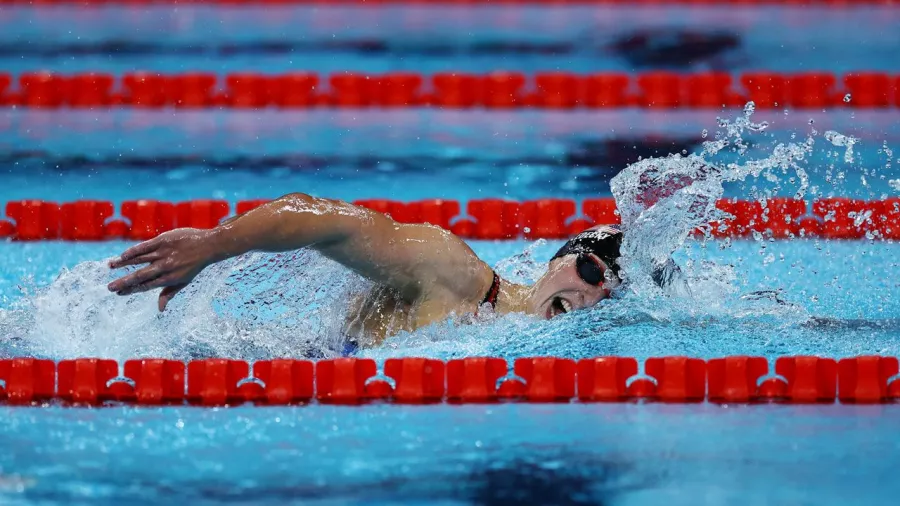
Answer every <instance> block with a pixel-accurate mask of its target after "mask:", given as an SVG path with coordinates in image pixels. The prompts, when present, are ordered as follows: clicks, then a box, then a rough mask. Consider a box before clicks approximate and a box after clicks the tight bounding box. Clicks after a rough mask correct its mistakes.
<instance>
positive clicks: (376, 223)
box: [108, 193, 622, 345]
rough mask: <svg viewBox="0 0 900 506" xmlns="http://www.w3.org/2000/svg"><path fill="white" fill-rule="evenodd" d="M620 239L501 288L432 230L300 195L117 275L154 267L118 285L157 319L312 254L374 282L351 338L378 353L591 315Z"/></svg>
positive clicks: (191, 234) (607, 288) (598, 235)
mask: <svg viewBox="0 0 900 506" xmlns="http://www.w3.org/2000/svg"><path fill="white" fill-rule="evenodd" d="M621 242H622V233H621V232H620V231H619V230H618V229H617V228H615V227H613V226H598V227H594V228H593V229H590V230H588V231H585V232H582V233H581V234H579V235H578V236H576V237H575V238H573V239H571V240H570V241H568V242H567V243H566V244H565V245H564V246H563V247H562V248H561V249H560V250H559V251H558V252H557V253H556V255H554V256H553V258H552V259H551V260H550V264H549V269H548V271H547V273H546V274H544V275H543V276H542V277H541V278H540V279H538V280H537V282H536V283H535V284H534V285H531V286H526V285H522V284H518V283H512V282H508V281H505V280H503V279H501V278H500V277H499V276H498V275H497V274H496V273H495V272H494V271H493V269H491V267H490V266H488V265H487V264H486V263H484V262H483V261H482V260H481V259H479V258H478V257H477V256H476V255H475V253H474V252H473V251H472V250H471V248H469V246H468V245H467V244H466V243H465V242H464V241H463V240H462V239H460V238H459V237H457V236H455V235H453V234H452V233H450V232H448V231H447V230H444V229H442V228H440V227H436V226H432V225H420V224H415V225H413V224H402V223H397V222H395V221H394V220H392V219H391V218H390V217H389V216H386V215H384V214H381V213H378V212H375V211H372V210H369V209H366V208H362V207H357V206H354V205H351V204H348V203H346V202H342V201H338V200H329V199H323V198H317V197H312V196H309V195H305V194H301V193H294V194H290V195H286V196H284V197H281V198H279V199H277V200H274V201H272V202H269V203H267V204H264V205H262V206H260V207H258V208H256V209H253V210H251V211H248V212H246V213H244V214H242V215H239V216H236V217H234V218H231V219H229V220H226V221H225V222H223V223H222V224H221V225H219V226H218V227H216V228H214V229H211V230H198V229H191V228H182V229H177V230H172V231H170V232H166V233H164V234H161V235H160V236H158V237H156V238H155V239H151V240H149V241H146V242H143V243H140V244H138V245H136V246H133V247H131V248H129V249H128V250H126V251H125V252H124V253H122V255H121V256H120V257H119V258H117V259H114V260H113V261H111V262H110V267H111V268H113V269H119V268H122V267H126V266H136V265H142V264H147V265H145V266H144V267H142V268H140V269H137V270H135V271H133V272H130V273H128V274H126V275H124V276H122V277H120V278H119V279H116V280H115V281H113V282H111V283H110V284H109V286H108V288H109V290H110V291H112V292H115V293H117V294H119V295H131V294H134V293H139V292H146V291H149V290H156V289H161V290H162V291H161V292H160V294H159V310H160V311H163V310H165V308H166V305H167V304H168V303H169V302H170V301H171V300H172V298H173V297H174V296H175V295H176V294H177V293H178V292H180V291H181V290H183V289H184V288H185V287H186V286H187V285H188V284H189V283H190V282H191V281H192V280H193V279H194V278H195V277H196V276H197V275H198V274H200V272H201V271H202V270H203V269H205V268H206V267H208V266H210V265H212V264H214V263H216V262H221V261H223V260H226V259H228V258H232V257H235V256H238V255H241V254H243V253H247V252H250V251H263V252H282V251H290V250H296V249H301V248H310V249H313V250H316V251H318V252H319V253H321V254H322V255H324V256H326V257H328V258H330V259H332V260H335V261H337V262H339V263H340V264H342V265H344V266H345V267H347V268H349V269H351V270H353V271H355V272H357V273H359V274H360V275H362V276H363V277H365V278H367V279H369V280H371V281H373V282H374V283H375V284H376V286H375V288H373V289H372V290H371V291H370V293H368V294H365V295H363V296H361V297H360V298H359V299H358V300H356V301H355V302H354V303H353V308H352V310H351V312H350V316H349V317H348V322H347V329H346V331H345V332H346V333H347V335H348V337H349V338H350V340H351V341H352V342H354V343H359V344H362V345H374V344H378V343H380V342H381V341H383V340H384V339H385V338H386V337H388V336H390V335H393V334H396V333H397V332H399V331H413V330H415V329H417V328H420V327H423V326H426V325H429V324H431V323H434V322H438V321H441V320H444V319H446V318H447V317H448V316H450V315H453V314H455V315H465V314H470V315H473V314H477V313H478V312H479V311H480V310H481V311H484V310H486V309H487V308H490V310H492V311H493V312H495V313H497V314H507V313H527V314H532V315H536V316H538V317H540V318H545V319H550V318H553V317H555V316H557V315H561V314H564V313H569V312H572V311H577V310H579V309H583V308H588V307H591V306H593V305H595V304H597V303H598V302H600V301H601V300H603V299H605V298H607V297H609V296H610V292H611V290H613V289H614V288H615V287H616V286H617V285H618V284H619V283H620V280H619V275H618V274H619V265H618V263H617V259H618V257H619V247H620V245H621Z"/></svg>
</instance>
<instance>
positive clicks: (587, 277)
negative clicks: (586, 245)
mask: <svg viewBox="0 0 900 506" xmlns="http://www.w3.org/2000/svg"><path fill="white" fill-rule="evenodd" d="M575 268H576V269H577V270H578V277H580V278H581V280H582V281H584V282H585V283H587V284H589V285H593V286H600V285H602V284H603V282H604V281H605V280H606V278H605V276H604V275H603V274H604V272H605V271H606V270H605V269H604V268H603V266H602V265H600V261H599V260H597V258H596V257H594V256H593V255H591V254H588V253H579V254H578V256H577V257H576V258H575Z"/></svg>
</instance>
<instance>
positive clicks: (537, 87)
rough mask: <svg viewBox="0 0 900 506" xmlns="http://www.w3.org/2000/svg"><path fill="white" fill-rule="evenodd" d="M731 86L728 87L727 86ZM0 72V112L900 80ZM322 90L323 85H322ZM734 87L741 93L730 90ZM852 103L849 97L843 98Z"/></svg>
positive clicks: (617, 98)
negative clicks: (1, 109) (14, 108)
mask: <svg viewBox="0 0 900 506" xmlns="http://www.w3.org/2000/svg"><path fill="white" fill-rule="evenodd" d="M733 81H734V82H733ZM13 82H14V79H13V77H12V76H11V75H10V74H2V73H0V106H21V107H35V108H51V109H53V108H61V107H72V108H106V107H122V106H125V107H139V108H163V107H178V108H210V107H219V108H264V107H275V108H311V107H335V108H359V107H384V108H403V107H440V108H473V107H483V108H489V109H514V108H529V107H530V108H546V109H571V108H617V107H646V108H661V109H671V108H721V107H723V106H727V107H736V106H742V105H743V104H744V103H746V102H747V101H749V100H752V101H753V102H755V104H756V106H757V107H758V108H779V107H785V106H790V107H796V108H820V107H855V108H884V107H894V106H900V76H898V75H889V74H887V73H879V72H853V73H849V74H846V75H844V76H838V75H834V74H831V73H827V72H807V73H799V74H779V73H772V72H753V73H745V74H741V75H740V76H737V79H736V80H735V79H733V77H732V75H730V74H727V73H718V72H713V73H701V74H678V73H673V72H647V73H642V74H637V75H629V74H626V73H614V72H610V73H596V74H574V73H568V72H538V73H536V74H534V75H532V76H527V75H526V74H523V73H520V72H492V73H489V74H468V73H463V72H453V73H450V72H443V73H438V74H434V75H432V76H427V75H423V74H418V73H407V72H394V73H388V74H379V75H367V74H362V73H352V72H342V73H337V74H332V75H330V76H321V77H320V76H319V75H317V74H314V73H304V72H296V73H290V74H281V75H265V74H260V73H252V72H241V73H233V74H228V75H227V76H225V77H224V78H223V79H219V77H218V76H217V75H216V74H213V73H203V72H191V73H185V74H174V75H163V74H157V73H149V72H138V73H131V74H125V75H123V76H121V78H117V77H115V76H113V75H112V74H106V73H87V74H75V75H68V76H64V75H60V74H54V73H49V72H35V73H25V74H22V75H20V76H19V78H18V80H17V83H18V84H17V86H16V87H14V86H13ZM326 82H327V86H323V85H324V84H325V83H326ZM738 84H739V86H738ZM847 95H850V97H849V99H845V97H846V96H847Z"/></svg>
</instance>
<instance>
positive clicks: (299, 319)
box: [0, 104, 900, 359]
mask: <svg viewBox="0 0 900 506" xmlns="http://www.w3.org/2000/svg"><path fill="white" fill-rule="evenodd" d="M752 114H753V107H752V104H748V107H747V108H746V109H745V112H744V114H743V115H742V116H740V117H738V118H736V119H735V120H724V119H720V120H719V124H718V127H719V128H718V131H717V132H716V134H715V135H714V136H713V137H712V138H711V139H709V140H708V141H707V142H705V143H704V144H703V147H702V150H700V151H699V152H697V153H693V154H675V155H670V156H668V157H666V158H648V159H645V160H641V161H639V162H637V163H634V164H632V165H629V166H628V167H627V168H625V169H624V170H623V171H622V172H621V173H620V174H619V175H617V176H616V177H615V178H614V179H613V180H612V182H611V187H612V191H613V194H614V195H615V197H616V200H617V202H618V206H619V209H620V212H621V214H622V222H623V228H624V229H625V231H626V235H625V237H626V240H625V242H624V244H623V259H622V261H621V263H622V264H623V268H624V272H625V277H626V278H627V280H628V283H627V284H626V285H625V288H624V289H621V290H620V291H619V292H618V293H616V294H615V296H614V297H613V299H610V300H606V301H603V302H602V303H601V304H600V305H598V306H597V307H596V308H594V309H592V310H588V311H579V312H576V313H573V314H570V315H565V316H563V317H559V318H556V319H554V320H552V321H548V322H544V321H539V320H536V319H534V318H530V317H527V316H524V315H510V316H505V317H487V318H484V321H481V322H479V323H477V324H475V325H461V324H459V323H458V321H457V319H455V318H452V317H451V318H449V319H448V320H446V321H444V322H441V323H437V324H434V325H431V326H429V327H426V328H423V329H420V330H418V331H416V332H413V333H401V334H400V335H397V336H394V337H392V338H390V339H388V341H387V342H386V343H385V345H384V346H383V347H380V348H377V349H372V350H365V351H363V352H362V354H363V355H366V356H371V357H375V358H385V357H388V356H410V355H423V356H435V357H441V358H449V357H458V356H471V355H501V356H507V357H516V356H525V355H546V354H553V355H562V356H574V357H581V356H594V355H606V354H617V355H634V356H639V357H645V356H651V355H659V354H686V355H694V356H704V357H706V356H717V355H724V354H738V353H751V354H763V355H769V356H772V355H778V354H784V353H803V352H806V353H826V352H829V353H833V354H836V355H846V354H853V353H866V352H867V353H886V352H891V353H897V352H898V351H900V350H898V348H900V347H898V346H897V345H896V344H894V339H892V338H891V337H890V336H891V335H892V333H894V331H896V330H898V328H897V327H898V325H897V323H896V322H895V321H894V320H890V319H887V320H882V321H880V322H869V321H866V320H859V321H855V322H854V321H838V320H829V319H828V317H830V316H832V315H829V314H819V315H816V316H817V317H816V318H813V317H812V316H811V315H810V312H809V311H808V310H807V309H806V308H805V307H804V305H803V304H802V303H798V302H796V300H797V299H798V298H797V297H793V296H792V295H793V294H790V293H778V292H766V293H759V294H748V293H746V291H743V290H742V287H741V286H740V283H739V282H738V280H739V279H740V278H742V277H743V273H742V272H740V271H739V270H737V269H738V268H737V267H735V265H734V264H733V263H721V262H720V263H716V262H714V261H711V260H709V259H704V258H703V257H702V255H701V256H700V257H697V258H694V257H696V255H694V256H693V257H692V256H691V255H687V256H686V251H685V244H686V242H687V244H688V245H690V244H697V243H695V240H694V239H692V238H689V237H690V236H691V235H692V231H693V230H694V229H695V228H697V227H704V226H706V224H707V223H708V222H710V221H711V220H715V219H720V218H721V217H722V216H721V212H720V211H718V210H717V209H716V208H715V202H716V200H717V199H718V198H720V197H721V196H722V195H723V193H724V190H723V185H724V184H728V183H733V182H744V183H745V184H747V183H750V184H752V186H751V191H750V193H751V196H752V197H754V198H759V199H763V200H764V199H765V197H767V196H772V195H775V194H779V195H784V194H793V195H795V196H797V197H798V198H802V197H804V195H805V194H806V192H807V190H808V188H807V186H808V184H807V177H806V171H805V163H806V160H807V158H808V155H809V154H810V153H812V152H813V150H814V149H816V145H817V144H820V143H822V142H823V141H822V140H821V138H820V137H819V136H818V134H817V132H815V131H814V130H813V129H811V132H810V134H809V135H807V136H806V137H805V138H803V139H802V140H800V141H798V142H787V143H779V142H775V141H773V143H772V147H771V150H770V152H769V154H768V156H766V157H762V158H759V157H755V158H752V159H751V158H748V157H747V156H746V153H747V143H746V142H745V141H744V138H745V136H747V135H748V134H751V133H752V134H754V135H761V136H766V135H768V134H767V133H766V128H767V126H768V125H767V124H766V123H764V122H763V123H754V122H753V121H752ZM825 140H826V141H827V142H829V143H830V144H832V145H834V146H836V147H840V148H843V149H845V154H844V156H843V162H844V163H847V164H849V163H852V162H853V146H854V144H856V143H857V142H858V140H857V139H854V138H852V137H846V136H843V135H841V134H839V133H836V132H828V133H827V134H826V135H825ZM757 180H765V182H766V185H765V187H766V188H768V190H766V191H762V190H760V189H759V187H757V186H756V185H755V184H753V183H754V182H755V181H757ZM873 198H877V196H873ZM699 241H700V243H699V244H700V246H701V247H702V246H703V242H704V239H702V238H701V239H699ZM757 241H758V243H757V245H758V248H759V251H760V252H762V251H763V250H764V249H765V248H766V243H765V242H764V241H762V240H761V239H760V238H757ZM807 242H808V243H811V242H810V241H807ZM710 244H712V243H710ZM716 244H717V245H718V246H719V247H722V248H726V249H727V248H729V247H730V243H729V242H727V241H724V242H719V243H716ZM860 244H863V243H860ZM543 246H544V243H543V241H538V242H537V243H536V244H534V245H531V246H529V247H528V248H526V249H525V250H524V251H523V252H522V253H520V254H517V255H514V256H511V257H509V258H506V259H504V260H502V261H500V262H499V263H498V264H497V265H496V268H497V270H498V272H499V273H500V274H501V275H502V276H503V277H504V278H506V279H510V280H513V281H519V282H530V281H533V280H535V279H537V278H538V277H539V276H540V275H541V274H542V273H543V271H544V266H545V261H546V258H543V257H542V256H541V255H539V254H538V253H536V252H537V251H538V250H540V249H541V248H542V247H543ZM810 247H812V246H810ZM688 249H691V248H688ZM673 255H674V256H675V258H677V259H679V262H680V263H682V264H683V265H682V271H681V275H680V276H679V278H678V279H676V280H675V282H674V283H671V284H670V285H669V286H667V287H666V288H664V289H661V288H659V287H657V286H656V285H655V284H654V283H653V282H652V280H651V277H650V273H651V272H652V271H653V270H654V269H657V268H659V266H660V265H662V264H663V263H665V262H666V261H668V259H669V258H671V257H672V256H673ZM815 261H816V262H818V261H828V262H833V261H834V259H832V258H828V259H825V260H819V259H816V260H815ZM111 279H112V273H110V272H109V270H108V269H107V268H106V266H105V262H85V263H81V264H79V265H77V266H75V267H74V268H72V269H71V270H64V271H63V272H62V273H61V274H60V276H59V277H58V279H56V280H55V281H54V282H53V283H51V284H50V285H49V286H46V287H31V288H29V289H28V290H27V291H26V293H24V296H23V297H22V298H20V299H19V300H17V301H16V302H14V303H13V305H12V307H11V308H10V309H8V310H0V334H2V335H5V336H11V339H9V340H7V341H6V343H5V344H3V345H2V346H0V354H6V355H21V354H23V353H28V354H36V355H41V356H50V357H54V358H59V357H71V356H109V357H113V358H118V359H123V358H127V357H134V356H162V357H176V358H182V359H186V358H190V357H201V356H228V357H244V358H250V359H253V358H264V357H273V356H313V357H318V356H335V355H336V350H340V349H342V341H343V339H344V338H343V337H342V335H341V327H342V324H343V322H344V318H345V311H346V307H347V301H348V300H349V298H350V297H351V296H352V295H353V294H355V293H359V292H360V291H362V290H365V289H366V288H368V286H369V283H368V282H367V281H365V280H363V279H361V278H359V277H358V276H356V275H353V274H350V273H348V272H347V271H346V270H345V269H343V268H342V267H341V266H340V265H338V264H336V263H334V262H332V261H330V260H327V259H325V258H323V257H321V256H320V255H318V254H316V253H314V252H308V251H300V252H293V253H289V254H279V255H267V254H261V253H253V254H248V255H245V256H243V257H240V258H237V259H232V260H229V261H227V262H222V263H220V264H217V265H215V266H212V267H210V268H208V269H207V270H205V271H204V272H203V273H202V274H201V275H200V276H199V277H198V278H197V279H196V281H195V282H194V283H193V284H192V285H191V286H190V287H189V288H188V289H186V290H185V291H184V292H183V293H182V294H181V295H180V296H179V297H177V298H176V299H175V301H174V302H173V303H172V304H171V305H170V309H169V310H167V311H166V313H164V314H158V313H157V312H156V303H155V298H156V294H155V293H153V294H140V295H136V296H131V297H124V298H123V297H118V296H116V295H114V294H110V293H108V292H107V291H106V284H107V283H108V282H109V281H110V280H111ZM772 288H773V289H778V288H780V287H779V286H778V285H777V284H775V285H773V286H772ZM788 301H790V302H788ZM887 316H890V315H887ZM823 317H824V318H825V319H821V318H823ZM4 350H5V351H4Z"/></svg>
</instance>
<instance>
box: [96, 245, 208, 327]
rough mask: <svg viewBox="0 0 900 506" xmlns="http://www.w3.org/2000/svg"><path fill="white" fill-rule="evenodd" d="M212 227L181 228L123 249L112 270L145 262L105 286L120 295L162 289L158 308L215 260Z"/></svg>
mask: <svg viewBox="0 0 900 506" xmlns="http://www.w3.org/2000/svg"><path fill="white" fill-rule="evenodd" d="M213 235H214V232H213V231H212V230H198V229H194V228H180V229H177V230H172V231H171V232H166V233H164V234H161V235H159V236H158V237H156V238H154V239H151V240H149V241H146V242H142V243H140V244H138V245H136V246H132V247H131V248H128V249H127V250H125V252H124V253H122V255H121V256H120V257H119V258H117V259H114V260H112V261H111V262H110V263H109V267H110V268H111V269H119V268H122V267H126V266H129V265H140V264H148V265H147V266H145V267H142V268H140V269H138V270H136V271H134V272H132V273H130V274H127V275H125V276H122V277H121V278H119V279H117V280H115V281H113V282H112V283H110V284H109V285H108V286H107V288H108V289H109V291H111V292H116V293H117V294H119V295H131V294H133V293H140V292H146V291H148V290H153V289H156V288H162V289H163V290H162V292H161V293H160V294H159V310H160V311H163V310H165V309H166V305H168V303H169V301H170V300H172V297H174V296H175V294H177V293H178V292H180V291H181V290H182V289H184V287H186V286H187V285H188V284H189V283H190V282H191V281H192V280H193V279H194V278H195V277H196V276H197V274H200V271H202V270H203V269H205V268H206V267H207V266H209V265H211V264H212V263H214V262H215V259H214V255H213V253H212V252H213V251H214V248H213V247H211V246H212V244H211V243H212V242H213V241H212V236H213Z"/></svg>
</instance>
